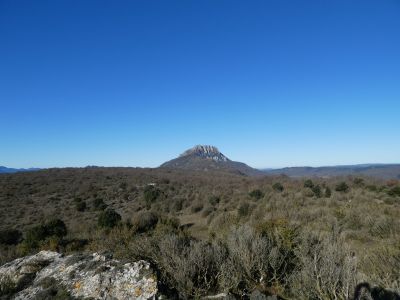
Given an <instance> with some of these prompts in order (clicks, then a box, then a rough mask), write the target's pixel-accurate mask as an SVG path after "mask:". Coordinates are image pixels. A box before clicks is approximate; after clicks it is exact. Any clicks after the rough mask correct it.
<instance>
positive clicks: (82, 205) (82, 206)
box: [75, 201, 86, 211]
mask: <svg viewBox="0 0 400 300" xmlns="http://www.w3.org/2000/svg"><path fill="white" fill-rule="evenodd" d="M75 208H76V210H77V211H85V210H86V202H84V201H80V202H77V203H75Z"/></svg>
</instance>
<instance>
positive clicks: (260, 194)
mask: <svg viewBox="0 0 400 300" xmlns="http://www.w3.org/2000/svg"><path fill="white" fill-rule="evenodd" d="M249 195H250V197H251V198H254V199H256V200H259V199H261V198H262V197H264V193H263V192H261V191H260V190H258V189H257V190H253V191H251V192H250V193H249Z"/></svg>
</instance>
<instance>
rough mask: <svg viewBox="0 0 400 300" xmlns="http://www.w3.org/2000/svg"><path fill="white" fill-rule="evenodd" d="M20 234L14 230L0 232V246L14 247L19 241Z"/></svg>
mask: <svg viewBox="0 0 400 300" xmlns="http://www.w3.org/2000/svg"><path fill="white" fill-rule="evenodd" d="M21 238H22V233H21V232H20V231H19V230H16V229H6V230H2V231H0V244H3V245H16V244H18V243H19V242H20V241H21Z"/></svg>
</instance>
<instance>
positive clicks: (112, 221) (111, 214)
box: [97, 209, 121, 228]
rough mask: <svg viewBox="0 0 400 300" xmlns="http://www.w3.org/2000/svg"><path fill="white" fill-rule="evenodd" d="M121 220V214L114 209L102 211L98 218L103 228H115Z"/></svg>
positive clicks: (98, 222)
mask: <svg viewBox="0 0 400 300" xmlns="http://www.w3.org/2000/svg"><path fill="white" fill-rule="evenodd" d="M120 221H121V216H120V215H119V214H118V213H117V212H116V211H115V210H113V209H107V210H105V211H102V212H101V213H100V215H99V217H98V219H97V224H98V225H99V226H100V227H103V228H113V227H114V226H116V225H117V224H118V223H119V222H120Z"/></svg>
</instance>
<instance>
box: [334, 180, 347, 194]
mask: <svg viewBox="0 0 400 300" xmlns="http://www.w3.org/2000/svg"><path fill="white" fill-rule="evenodd" d="M335 190H336V191H337V192H344V193H346V192H348V191H349V186H348V185H347V183H346V182H344V181H342V182H340V183H339V184H337V185H336V188H335Z"/></svg>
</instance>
